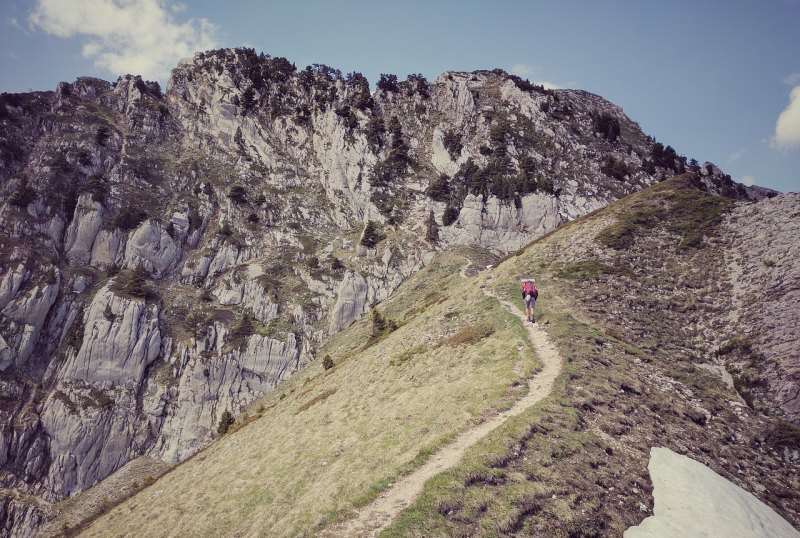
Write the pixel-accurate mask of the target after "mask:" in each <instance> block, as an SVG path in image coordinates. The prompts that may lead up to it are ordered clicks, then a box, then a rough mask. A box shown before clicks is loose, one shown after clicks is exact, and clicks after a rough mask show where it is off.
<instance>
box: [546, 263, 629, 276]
mask: <svg viewBox="0 0 800 538" xmlns="http://www.w3.org/2000/svg"><path fill="white" fill-rule="evenodd" d="M625 272H629V271H626V270H623V269H621V268H619V267H615V266H613V265H608V264H605V263H603V262H600V261H598V260H585V261H579V262H575V263H568V264H565V265H563V266H561V269H560V270H559V271H558V273H556V276H558V277H559V278H566V279H568V280H587V279H599V278H602V277H604V276H610V275H612V276H613V275H618V274H620V273H625Z"/></svg>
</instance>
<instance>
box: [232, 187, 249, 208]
mask: <svg viewBox="0 0 800 538" xmlns="http://www.w3.org/2000/svg"><path fill="white" fill-rule="evenodd" d="M228 198H230V199H231V200H233V201H234V202H236V203H237V204H244V203H247V189H245V188H244V187H242V186H241V185H234V186H233V187H231V190H229V191H228Z"/></svg>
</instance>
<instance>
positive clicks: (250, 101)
mask: <svg viewBox="0 0 800 538" xmlns="http://www.w3.org/2000/svg"><path fill="white" fill-rule="evenodd" d="M240 103H241V105H242V116H244V115H246V114H247V113H248V112H249V111H250V110H252V109H253V107H254V106H255V104H256V92H255V90H253V87H252V86H250V87H248V88H247V89H246V90H245V91H244V92H243V93H242V98H241V100H240Z"/></svg>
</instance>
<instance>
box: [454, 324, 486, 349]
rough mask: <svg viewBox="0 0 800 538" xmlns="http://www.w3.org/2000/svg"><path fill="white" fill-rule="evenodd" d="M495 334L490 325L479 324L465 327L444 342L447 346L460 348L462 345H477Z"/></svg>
mask: <svg viewBox="0 0 800 538" xmlns="http://www.w3.org/2000/svg"><path fill="white" fill-rule="evenodd" d="M493 333H494V327H493V326H492V325H491V324H490V323H486V322H479V323H473V324H472V325H467V326H466V327H463V328H462V329H460V330H459V331H458V332H456V333H455V334H453V335H452V336H450V337H449V338H447V339H446V340H445V341H444V344H445V345H446V346H450V347H458V346H460V345H464V344H466V345H472V344H477V343H478V342H480V341H481V340H483V339H484V338H487V337H489V336H491V335H492V334H493Z"/></svg>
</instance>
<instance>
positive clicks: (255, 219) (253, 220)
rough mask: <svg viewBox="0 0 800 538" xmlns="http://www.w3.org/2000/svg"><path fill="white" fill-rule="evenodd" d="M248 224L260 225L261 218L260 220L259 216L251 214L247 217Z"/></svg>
mask: <svg viewBox="0 0 800 538" xmlns="http://www.w3.org/2000/svg"><path fill="white" fill-rule="evenodd" d="M247 222H249V223H250V224H258V223H259V222H261V218H259V216H258V215H256V214H255V213H250V214H249V215H247Z"/></svg>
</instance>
